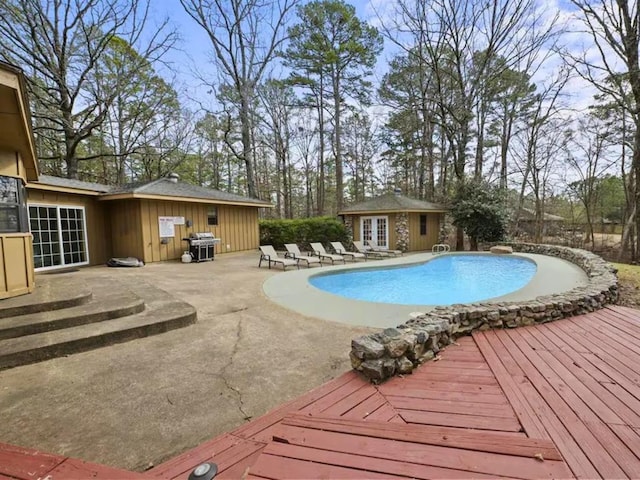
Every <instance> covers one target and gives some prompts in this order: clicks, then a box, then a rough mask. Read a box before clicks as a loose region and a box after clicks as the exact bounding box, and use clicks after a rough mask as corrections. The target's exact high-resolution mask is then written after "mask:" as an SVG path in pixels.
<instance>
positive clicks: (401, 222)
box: [338, 189, 448, 251]
mask: <svg viewBox="0 0 640 480" xmlns="http://www.w3.org/2000/svg"><path fill="white" fill-rule="evenodd" d="M447 211H448V209H447V208H446V207H444V206H442V205H437V204H435V203H431V202H425V201H423V200H417V199H414V198H409V197H406V196H404V195H402V194H401V192H400V191H399V190H398V189H396V190H394V191H393V192H391V193H387V194H384V195H381V196H379V197H376V198H372V199H370V200H366V201H364V202H361V203H356V204H353V205H350V206H347V207H345V208H343V209H342V210H341V211H340V212H338V215H340V216H342V218H343V221H344V224H345V226H346V227H347V230H349V231H350V232H352V234H353V238H354V239H356V240H361V241H368V240H371V239H374V240H376V241H377V243H378V245H379V246H384V247H388V248H392V249H396V248H397V249H399V250H402V251H421V250H430V249H431V247H432V246H433V245H435V244H436V243H438V237H439V234H440V227H441V225H442V222H443V216H444V214H445V213H446V212H447Z"/></svg>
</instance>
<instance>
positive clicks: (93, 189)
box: [29, 175, 114, 195]
mask: <svg viewBox="0 0 640 480" xmlns="http://www.w3.org/2000/svg"><path fill="white" fill-rule="evenodd" d="M29 187H32V188H37V189H40V190H63V191H71V190H73V191H77V192H70V193H84V194H89V195H91V194H93V195H99V194H101V193H107V192H110V191H111V190H112V189H113V188H114V187H111V186H109V185H103V184H101V183H93V182H83V181H81V180H75V179H72V178H62V177H53V176H51V175H40V178H38V181H37V182H32V183H29ZM51 187H54V188H51Z"/></svg>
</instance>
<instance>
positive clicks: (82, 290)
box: [0, 278, 196, 370]
mask: <svg viewBox="0 0 640 480" xmlns="http://www.w3.org/2000/svg"><path fill="white" fill-rule="evenodd" d="M195 321H196V310H195V308H194V307H193V306H191V305H189V304H188V303H185V302H182V301H179V300H176V299H175V298H173V297H171V295H169V294H168V293H167V292H165V291H164V290H160V289H158V288H155V287H153V286H151V285H148V284H145V283H141V282H135V283H133V282H129V283H114V282H113V281H109V282H108V284H102V283H100V282H98V281H96V282H94V283H93V284H87V283H81V281H79V280H74V279H69V278H67V279H55V278H49V279H45V280H41V281H39V283H38V286H37V288H36V290H35V292H34V293H32V294H29V295H24V296H21V297H17V298H13V299H8V300H3V301H1V302H0V370H2V369H6V368H12V367H17V366H20V365H27V364H29V363H36V362H41V361H43V360H48V359H50V358H56V357H62V356H66V355H70V354H73V353H77V352H83V351H86V350H92V349H95V348H100V347H105V346H107V345H112V344H114V343H121V342H127V341H130V340H134V339H136V338H142V337H147V336H150V335H157V334H159V333H163V332H167V331H169V330H173V329H176V328H181V327H185V326H187V325H191V324H192V323H195Z"/></svg>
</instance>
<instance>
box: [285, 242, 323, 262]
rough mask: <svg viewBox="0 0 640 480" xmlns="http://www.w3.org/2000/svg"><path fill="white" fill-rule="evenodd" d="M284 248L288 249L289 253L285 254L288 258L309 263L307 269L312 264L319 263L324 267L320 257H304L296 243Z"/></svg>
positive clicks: (286, 244) (287, 244) (288, 244)
mask: <svg viewBox="0 0 640 480" xmlns="http://www.w3.org/2000/svg"><path fill="white" fill-rule="evenodd" d="M284 247H285V248H286V249H287V253H285V254H284V256H285V257H286V258H292V259H294V260H298V261H303V262H307V267H308V266H310V265H311V264H312V263H317V264H318V265H320V266H322V261H321V260H320V258H318V257H309V256H307V255H303V254H302V253H301V252H300V249H299V248H298V245H297V244H295V243H285V244H284Z"/></svg>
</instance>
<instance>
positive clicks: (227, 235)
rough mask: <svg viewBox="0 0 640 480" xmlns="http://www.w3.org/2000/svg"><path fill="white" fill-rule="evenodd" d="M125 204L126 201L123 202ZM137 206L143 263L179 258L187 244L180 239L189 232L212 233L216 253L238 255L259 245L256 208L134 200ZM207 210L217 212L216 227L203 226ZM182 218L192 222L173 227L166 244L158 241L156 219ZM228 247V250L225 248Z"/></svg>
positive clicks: (205, 223)
mask: <svg viewBox="0 0 640 480" xmlns="http://www.w3.org/2000/svg"><path fill="white" fill-rule="evenodd" d="M127 202H130V200H129V201H127ZM138 202H139V205H140V223H139V224H140V226H141V238H142V246H143V255H141V256H140V258H142V259H143V260H144V261H145V262H158V261H164V260H173V259H177V258H180V256H181V255H182V253H183V252H184V251H185V250H187V248H188V244H187V242H185V241H183V240H182V239H183V238H185V237H188V236H189V233H191V232H213V234H214V235H215V236H216V237H217V238H220V239H221V243H220V244H219V245H217V246H216V253H227V252H238V251H243V250H251V249H257V248H258V245H259V231H258V209H257V208H255V207H239V206H231V205H208V204H202V203H192V202H173V201H163V200H147V199H142V200H138ZM210 207H217V209H218V225H208V224H207V212H208V210H209V208H210ZM165 216H166V217H184V218H185V221H187V220H190V221H191V222H193V225H192V226H191V227H187V226H186V225H176V226H175V236H174V237H173V238H169V239H168V243H166V244H162V243H161V241H160V229H159V225H158V217H165ZM227 246H229V248H227Z"/></svg>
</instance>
